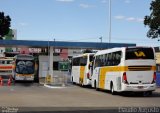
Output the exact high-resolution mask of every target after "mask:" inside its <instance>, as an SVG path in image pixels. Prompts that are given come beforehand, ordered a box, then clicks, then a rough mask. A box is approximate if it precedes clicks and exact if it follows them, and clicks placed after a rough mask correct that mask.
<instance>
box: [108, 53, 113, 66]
mask: <svg viewBox="0 0 160 113" xmlns="http://www.w3.org/2000/svg"><path fill="white" fill-rule="evenodd" d="M108 66H112V54H111V53H109V54H108Z"/></svg>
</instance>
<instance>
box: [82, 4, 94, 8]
mask: <svg viewBox="0 0 160 113" xmlns="http://www.w3.org/2000/svg"><path fill="white" fill-rule="evenodd" d="M79 6H80V7H82V8H91V7H95V6H94V5H89V4H80V5H79Z"/></svg>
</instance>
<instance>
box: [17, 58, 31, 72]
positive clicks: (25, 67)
mask: <svg viewBox="0 0 160 113" xmlns="http://www.w3.org/2000/svg"><path fill="white" fill-rule="evenodd" d="M16 73H18V74H33V73H34V61H32V60H16Z"/></svg>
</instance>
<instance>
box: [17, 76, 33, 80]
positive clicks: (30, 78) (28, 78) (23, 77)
mask: <svg viewBox="0 0 160 113" xmlns="http://www.w3.org/2000/svg"><path fill="white" fill-rule="evenodd" d="M15 80H20V81H23V80H24V81H33V80H34V77H32V76H30V77H27V76H16V77H15Z"/></svg>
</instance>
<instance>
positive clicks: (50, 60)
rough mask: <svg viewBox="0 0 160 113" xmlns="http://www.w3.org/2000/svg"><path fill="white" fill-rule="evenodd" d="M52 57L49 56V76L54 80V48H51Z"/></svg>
mask: <svg viewBox="0 0 160 113" xmlns="http://www.w3.org/2000/svg"><path fill="white" fill-rule="evenodd" d="M49 50H50V56H49V74H50V75H51V78H52V79H53V47H50V49H49Z"/></svg>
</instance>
